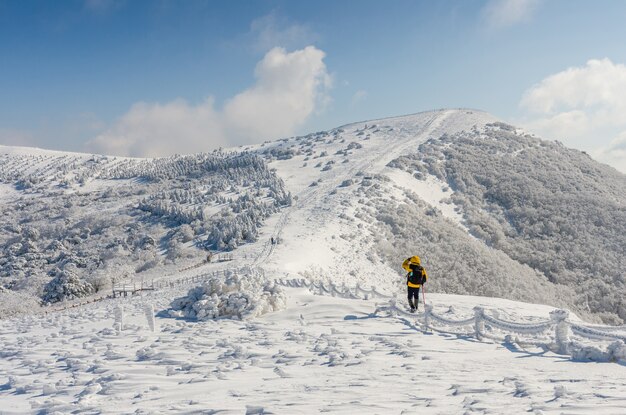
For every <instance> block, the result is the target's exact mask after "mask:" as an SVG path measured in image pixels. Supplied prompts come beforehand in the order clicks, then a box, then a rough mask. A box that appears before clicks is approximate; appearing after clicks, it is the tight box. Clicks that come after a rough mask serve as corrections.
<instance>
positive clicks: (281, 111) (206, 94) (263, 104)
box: [0, 0, 626, 172]
mask: <svg viewBox="0 0 626 415" xmlns="http://www.w3.org/2000/svg"><path fill="white" fill-rule="evenodd" d="M624 21H626V2H622V1H594V2H591V1H576V0H569V1H561V0H543V1H542V0H500V1H491V0H487V1H471V0H459V1H436V2H435V1H403V0H390V1H368V0H360V1H358V2H355V1H345V0H334V1H323V0H316V1H293V0H292V1H279V0H274V1H261V0H259V1H238V0H231V1H219V0H213V1H198V0H188V1H166V0H161V1H149V2H148V1H146V2H144V1H139V0H132V1H131V0H126V1H124V0H83V1H79V0H75V1H30V0H24V1H16V0H9V1H7V0H0V56H2V59H1V60H0V143H2V144H10V145H31V146H38V147H44V148H51V149H60V150H75V151H100V152H106V153H110V154H120V155H134V156H143V155H145V156H156V155H166V154H171V153H173V152H192V151H203V150H210V149H213V148H216V147H219V146H229V145H237V144H247V143H252V142H259V141H263V140H265V139H271V138H280V137H281V136H285V135H293V134H302V133H308V132H311V131H317V130H322V129H329V128H333V127H336V126H339V125H341V124H345V123H349V122H353V121H359V120H366V119H372V118H381V117H387V116H395V115H402V114H408V113H414V112H419V111H424V110H429V109H436V108H444V107H471V108H477V109H482V110H485V111H488V112H491V113H493V114H494V115H496V116H498V117H500V118H502V119H503V120H505V121H508V122H511V123H514V124H516V125H520V126H524V127H526V128H528V129H529V130H531V131H533V132H536V133H537V134H539V135H541V136H543V137H545V138H548V139H559V140H560V141H563V142H564V143H565V144H566V145H568V146H570V147H575V148H579V149H583V150H586V151H588V152H590V153H591V154H592V155H593V156H594V157H595V158H597V159H599V160H600V161H603V162H606V163H610V164H612V165H614V166H615V167H617V168H619V169H621V170H622V171H625V172H626V117H624V116H623V115H622V114H624V111H626V67H625V66H624V64H625V63H626V48H625V47H624V46H623V40H624V39H626V25H624V24H623V22H624Z"/></svg>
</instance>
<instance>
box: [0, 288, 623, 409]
mask: <svg viewBox="0 0 626 415" xmlns="http://www.w3.org/2000/svg"><path fill="white" fill-rule="evenodd" d="M288 292H289V296H290V300H289V306H288V308H287V309H286V310H284V311H281V312H277V313H274V314H271V315H266V316H264V317H262V318H259V319H257V320H254V321H247V322H241V321H233V320H217V321H207V322H188V321H182V320H174V319H166V318H159V319H157V320H158V321H157V325H158V326H159V327H157V330H156V332H154V333H153V332H151V331H150V330H149V328H148V327H147V326H146V324H145V317H144V308H145V303H147V302H153V303H155V304H156V305H157V309H163V308H166V307H167V305H168V298H171V297H170V296H160V295H158V293H154V295H150V296H146V297H144V299H143V301H142V299H141V298H137V297H136V298H128V299H123V300H118V301H111V300H107V301H103V302H100V303H97V304H93V305H91V306H89V307H85V308H83V309H81V310H72V311H66V312H60V313H55V314H53V315H50V316H48V317H47V318H46V319H41V318H40V317H23V318H21V319H18V320H9V321H3V322H2V323H0V344H2V360H0V402H2V411H3V413H24V412H54V411H60V412H72V411H82V412H91V411H93V412H98V413H120V412H124V413H129V412H137V413H172V412H174V413H192V412H204V413H232V414H243V413H248V414H260V413H289V414H298V413H318V412H331V413H345V414H354V413H381V414H382V413H420V414H424V413H425V414H429V413H432V414H449V413H499V414H505V413H507V414H508V413H523V412H531V413H543V414H549V413H555V414H557V413H559V414H560V413H563V412H566V413H568V414H586V413H598V414H602V413H606V414H617V413H622V411H623V408H624V407H626V371H625V370H624V367H623V366H621V365H618V364H593V363H592V364H588V363H577V362H572V361H570V360H569V359H568V358H567V357H562V356H559V355H555V354H552V353H540V354H532V353H530V352H525V351H522V350H517V349H507V348H506V347H504V346H503V345H501V344H499V343H491V342H478V341H476V340H474V339H472V338H468V337H463V336H461V337H459V336H458V335H450V334H439V333H437V334H425V333H422V332H420V331H419V329H417V328H416V327H415V326H414V325H413V323H412V322H411V321H410V320H409V319H402V318H400V319H389V318H381V317H376V316H374V315H373V314H372V312H373V310H374V309H375V306H376V305H375V303H374V302H372V301H363V300H348V299H341V298H333V297H320V296H314V295H311V294H310V293H309V292H308V291H307V290H304V289H289V290H288ZM183 293H184V290H181V292H180V293H178V294H183ZM170 294H177V293H170ZM433 297H434V296H433ZM471 299H472V297H468V301H471ZM493 301H495V302H497V301H498V300H495V299H494V300H493ZM118 304H122V305H123V307H124V324H125V327H124V330H123V331H122V332H121V333H118V332H117V331H116V330H114V329H113V328H112V327H113V321H114V318H115V312H114V311H115V309H116V307H117V306H118ZM458 306H459V307H463V304H460V303H458ZM530 307H536V306H531V305H529V310H524V311H530V310H531V308H530ZM518 311H519V310H518Z"/></svg>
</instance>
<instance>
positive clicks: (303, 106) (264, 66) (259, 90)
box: [88, 46, 331, 157]
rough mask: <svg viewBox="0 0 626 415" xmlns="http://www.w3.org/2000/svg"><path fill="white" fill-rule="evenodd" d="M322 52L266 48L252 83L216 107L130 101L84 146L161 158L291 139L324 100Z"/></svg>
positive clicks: (326, 83)
mask: <svg viewBox="0 0 626 415" xmlns="http://www.w3.org/2000/svg"><path fill="white" fill-rule="evenodd" d="M324 57H325V54H324V52H323V51H321V50H320V49H317V48H315V47H313V46H308V47H306V48H304V49H300V50H296V51H294V52H291V53H288V52H287V51H286V50H285V49H283V48H273V49H271V50H270V51H269V52H268V53H267V54H266V55H265V56H264V58H263V59H262V60H261V61H260V62H259V63H258V64H257V66H256V69H255V78H256V82H255V84H254V85H252V86H251V87H250V88H248V89H246V90H244V91H242V92H241V93H239V94H237V95H236V96H234V97H232V98H231V99H230V100H228V101H227V102H226V104H225V105H224V106H223V108H222V109H217V108H216V107H215V104H214V100H213V99H212V98H208V99H207V100H206V101H204V102H202V103H200V104H197V105H193V104H190V103H188V102H186V101H185V100H182V99H178V100H175V101H172V102H168V103H165V104H160V103H144V102H140V103H136V104H135V105H133V106H132V107H131V108H130V110H129V111H128V112H127V113H126V114H124V115H123V116H122V117H120V119H118V120H117V122H116V123H115V125H113V126H112V127H111V128H109V129H108V130H107V131H105V132H104V133H102V134H100V135H99V136H97V137H96V138H94V139H93V140H91V141H90V142H89V143H88V149H89V150H91V151H95V152H100V153H106V154H114V155H128V156H147V157H155V156H166V155H170V154H174V153H193V152H200V151H209V150H211V149H214V148H217V147H220V146H223V147H227V146H234V145H243V144H250V143H257V142H260V141H262V140H265V139H270V138H279V137H282V136H287V135H292V134H293V133H294V132H295V130H296V129H297V128H298V127H299V126H301V125H302V124H303V123H304V122H305V121H306V120H307V119H308V118H309V117H310V116H311V115H312V114H313V113H314V112H315V110H316V109H318V108H320V106H321V105H323V103H324V102H325V101H326V99H327V97H328V90H329V88H330V86H331V78H330V76H329V75H328V72H327V70H326V65H325V64H324Z"/></svg>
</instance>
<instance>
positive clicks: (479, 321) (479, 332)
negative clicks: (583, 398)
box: [474, 306, 485, 340]
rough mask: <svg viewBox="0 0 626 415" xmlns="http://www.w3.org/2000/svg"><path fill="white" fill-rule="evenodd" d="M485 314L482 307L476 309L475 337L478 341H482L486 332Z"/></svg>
mask: <svg viewBox="0 0 626 415" xmlns="http://www.w3.org/2000/svg"><path fill="white" fill-rule="evenodd" d="M484 314H485V309H484V308H482V307H480V306H476V307H474V335H475V336H476V338H477V339H478V340H482V338H483V333H484V332H485V320H483V315H484Z"/></svg>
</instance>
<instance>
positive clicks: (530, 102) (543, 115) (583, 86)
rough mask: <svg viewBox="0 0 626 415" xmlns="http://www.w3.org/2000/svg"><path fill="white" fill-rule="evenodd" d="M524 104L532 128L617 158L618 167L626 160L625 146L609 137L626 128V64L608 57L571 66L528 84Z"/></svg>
mask: <svg viewBox="0 0 626 415" xmlns="http://www.w3.org/2000/svg"><path fill="white" fill-rule="evenodd" d="M520 106H521V108H522V109H523V110H524V111H525V113H526V115H525V120H524V121H523V123H524V124H525V126H526V127H527V128H528V129H530V130H532V131H534V132H536V133H538V134H539V135H541V136H543V137H545V138H551V139H559V140H562V141H564V142H565V144H568V145H571V146H574V147H577V148H580V149H584V150H588V151H589V152H590V153H591V154H593V155H596V157H597V158H598V159H600V160H602V161H605V162H608V160H611V163H610V164H611V165H613V166H615V167H617V168H619V167H618V165H621V166H623V165H624V164H626V163H624V161H626V155H625V154H624V151H623V149H622V150H621V151H620V150H619V147H616V144H615V143H613V144H610V143H609V142H610V139H611V138H612V137H615V136H618V135H619V136H620V137H623V136H624V134H625V133H622V131H626V117H624V114H625V113H626V66H625V65H622V64H615V63H613V62H612V61H611V60H610V59H607V58H605V59H600V60H598V59H592V60H589V61H588V62H587V63H586V64H585V65H584V66H582V67H572V68H568V69H566V70H564V71H561V72H559V73H556V74H554V75H551V76H548V77H547V78H545V79H544V80H542V81H541V82H539V83H538V84H536V85H534V86H533V87H531V88H530V89H528V90H527V91H526V92H525V93H524V95H523V97H522V99H521V102H520ZM620 133H621V135H620ZM620 140H621V139H619V138H618V139H617V142H618V143H619V142H621V141H620ZM609 153H610V154H611V155H610V157H609ZM619 160H622V161H619ZM622 171H624V172H626V169H623V168H622Z"/></svg>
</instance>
